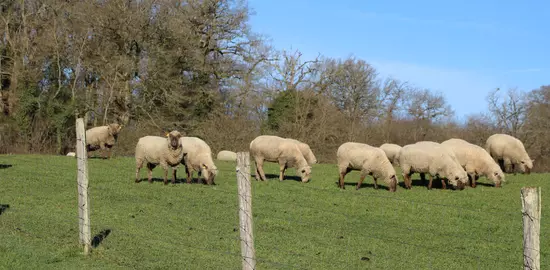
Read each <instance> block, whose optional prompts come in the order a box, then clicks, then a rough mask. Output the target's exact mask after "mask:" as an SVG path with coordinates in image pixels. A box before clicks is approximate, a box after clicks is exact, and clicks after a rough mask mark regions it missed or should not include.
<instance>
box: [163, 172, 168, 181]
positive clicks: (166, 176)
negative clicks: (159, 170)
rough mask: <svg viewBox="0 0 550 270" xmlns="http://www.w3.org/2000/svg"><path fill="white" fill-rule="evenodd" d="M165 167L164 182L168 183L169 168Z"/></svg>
mask: <svg viewBox="0 0 550 270" xmlns="http://www.w3.org/2000/svg"><path fill="white" fill-rule="evenodd" d="M163 169H164V184H165V185H168V168H163Z"/></svg>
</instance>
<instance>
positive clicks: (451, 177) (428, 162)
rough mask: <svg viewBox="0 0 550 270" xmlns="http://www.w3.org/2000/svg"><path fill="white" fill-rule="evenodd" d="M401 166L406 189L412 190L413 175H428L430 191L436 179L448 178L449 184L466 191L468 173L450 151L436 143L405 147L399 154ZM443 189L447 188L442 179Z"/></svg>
mask: <svg viewBox="0 0 550 270" xmlns="http://www.w3.org/2000/svg"><path fill="white" fill-rule="evenodd" d="M398 159H399V166H400V167H401V170H402V172H403V177H404V178H405V187H406V188H408V189H411V186H412V185H411V184H412V181H411V174H413V173H415V172H417V173H428V174H430V182H429V184H428V189H431V188H432V180H433V177H434V176H435V177H436V178H439V177H441V178H447V179H448V181H449V183H450V184H452V185H453V186H454V187H458V188H459V189H464V184H465V183H467V182H468V176H467V175H466V171H464V169H463V168H462V167H461V166H460V164H458V163H457V161H455V160H453V158H452V157H451V155H450V151H449V150H448V149H446V148H444V147H443V146H441V145H439V144H437V143H435V144H432V143H416V144H409V145H405V146H403V148H401V150H400V151H399V154H398ZM441 185H442V187H443V189H446V188H447V185H446V184H445V180H444V179H441Z"/></svg>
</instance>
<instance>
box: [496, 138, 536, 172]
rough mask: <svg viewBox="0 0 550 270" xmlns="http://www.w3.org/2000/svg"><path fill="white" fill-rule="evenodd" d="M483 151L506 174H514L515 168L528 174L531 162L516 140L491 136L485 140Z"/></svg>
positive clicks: (531, 165) (531, 166) (521, 144)
mask: <svg viewBox="0 0 550 270" xmlns="http://www.w3.org/2000/svg"><path fill="white" fill-rule="evenodd" d="M485 150H486V151H487V152H488V153H489V155H491V157H492V158H493V159H494V160H495V161H496V162H497V163H498V164H499V166H500V167H501V169H502V170H503V171H504V172H506V173H511V172H512V171H513V172H514V174H515V172H516V167H519V170H520V171H521V172H522V173H525V174H530V173H531V170H532V169H533V162H535V160H532V159H531V158H530V157H529V155H528V154H527V151H525V147H524V146H523V143H522V142H521V141H520V140H518V139H517V138H515V137H513V136H510V135H507V134H493V135H491V136H489V138H487V141H486V143H485Z"/></svg>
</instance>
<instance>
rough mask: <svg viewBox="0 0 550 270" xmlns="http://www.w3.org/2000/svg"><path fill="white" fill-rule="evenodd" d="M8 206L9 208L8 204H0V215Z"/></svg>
mask: <svg viewBox="0 0 550 270" xmlns="http://www.w3.org/2000/svg"><path fill="white" fill-rule="evenodd" d="M8 208H10V205H9V204H0V215H2V213H4V211H6V210H8Z"/></svg>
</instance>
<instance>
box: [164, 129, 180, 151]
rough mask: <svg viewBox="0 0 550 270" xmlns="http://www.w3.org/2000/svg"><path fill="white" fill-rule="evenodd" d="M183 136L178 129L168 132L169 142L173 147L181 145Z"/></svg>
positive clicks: (176, 147)
mask: <svg viewBox="0 0 550 270" xmlns="http://www.w3.org/2000/svg"><path fill="white" fill-rule="evenodd" d="M181 137H182V135H181V133H180V132H179V131H177V130H173V131H171V132H170V133H167V134H166V138H168V142H169V145H170V147H172V149H178V148H180V147H181V143H180V138H181Z"/></svg>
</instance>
